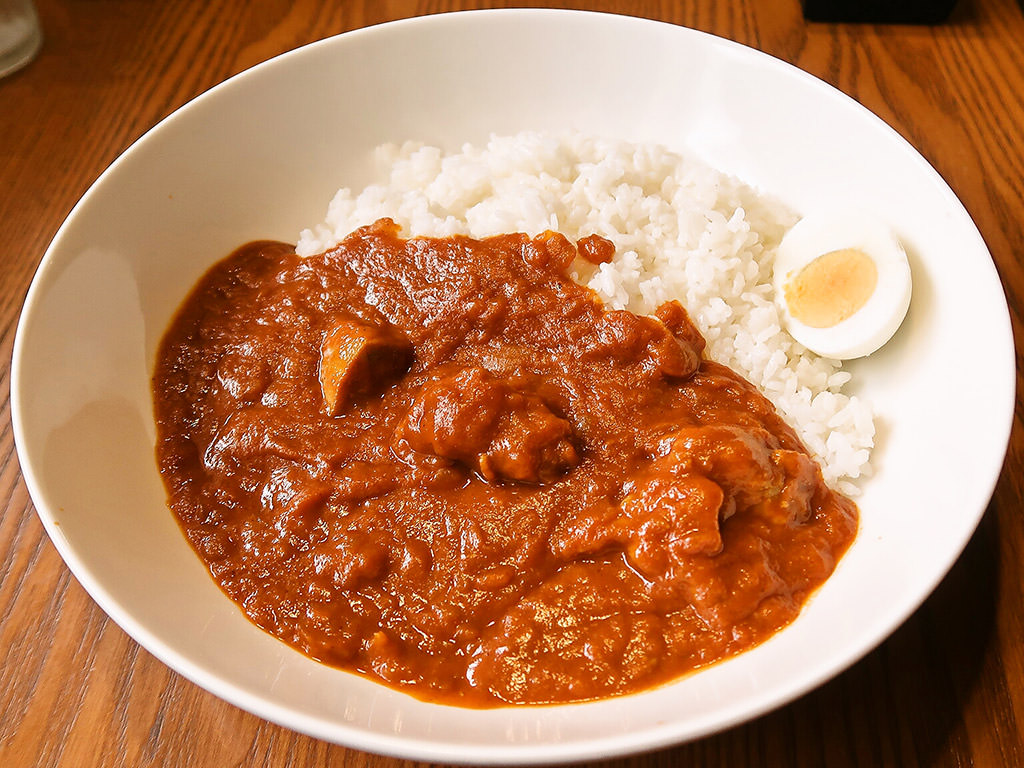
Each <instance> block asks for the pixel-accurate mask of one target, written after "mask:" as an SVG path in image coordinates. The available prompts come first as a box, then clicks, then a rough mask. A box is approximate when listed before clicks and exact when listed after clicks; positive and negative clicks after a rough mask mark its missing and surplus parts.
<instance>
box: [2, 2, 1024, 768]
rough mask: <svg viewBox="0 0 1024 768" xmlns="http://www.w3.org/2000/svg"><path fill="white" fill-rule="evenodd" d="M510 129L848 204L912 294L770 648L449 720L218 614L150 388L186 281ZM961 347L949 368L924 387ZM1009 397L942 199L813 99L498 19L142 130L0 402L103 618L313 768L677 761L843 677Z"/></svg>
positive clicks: (738, 74) (407, 42) (911, 580)
mask: <svg viewBox="0 0 1024 768" xmlns="http://www.w3.org/2000/svg"><path fill="white" fill-rule="evenodd" d="M526 50H528V51H531V53H530V55H529V56H522V51H526ZM811 114H813V115H814V119H813V120H808V119H807V117H806V116H807V115H811ZM527 128H530V129H549V130H557V129H566V128H568V129H578V130H583V131H587V132H590V133H595V134H604V135H608V136H611V137H615V138H622V139H630V140H653V141H657V142H660V143H662V144H665V145H667V146H668V147H670V148H675V149H684V150H688V151H691V152H695V153H697V154H698V155H700V156H702V157H703V158H704V159H706V160H707V161H709V162H710V163H711V164H713V165H715V166H717V167H718V168H720V169H722V170H725V171H727V172H730V173H733V174H735V175H738V176H740V177H741V178H743V179H744V180H746V181H748V182H750V183H753V184H755V185H757V186H759V187H761V188H762V189H763V190H765V191H767V192H769V193H771V194H773V195H775V196H777V197H779V198H780V199H781V200H782V201H783V202H785V203H788V204H789V205H790V206H792V207H793V208H794V209H796V210H798V211H799V210H803V209H805V208H806V207H808V206H810V205H812V204H814V203H817V202H818V201H820V200H821V199H823V198H828V199H829V200H830V201H831V202H832V203H833V204H835V205H843V204H844V203H845V202H849V201H855V202H856V203H858V204H859V205H860V206H861V207H867V208H869V209H871V210H874V211H875V212H877V213H880V214H882V215H883V216H884V218H885V219H886V220H888V221H891V222H893V226H894V228H895V230H896V233H897V235H898V236H899V237H900V238H901V239H902V240H903V242H904V243H905V245H906V247H907V250H908V252H909V256H910V259H911V267H912V271H913V277H914V296H913V301H912V304H911V308H910V314H909V316H908V318H907V320H906V322H905V324H904V326H903V328H902V329H901V330H900V332H899V334H898V336H897V337H896V339H895V340H894V341H893V342H891V343H890V344H889V345H888V346H887V347H885V348H884V349H883V350H882V351H881V352H879V353H877V354H875V355H873V356H872V357H870V358H868V359H865V360H862V361H859V362H857V363H855V364H854V365H853V369H854V370H855V372H856V375H857V377H858V380H859V381H860V382H861V385H860V391H859V394H861V395H863V396H865V397H869V398H870V399H871V400H872V401H873V402H874V404H875V407H876V409H877V412H878V416H879V426H880V433H879V441H878V448H877V450H876V454H875V463H876V465H877V467H878V471H877V474H876V475H875V476H874V477H872V478H871V479H870V480H869V481H867V482H865V484H864V493H863V496H862V497H861V498H860V499H859V503H860V507H861V512H862V528H861V531H860V534H859V537H858V539H857V541H856V543H855V544H854V546H853V547H852V549H851V550H850V552H849V553H848V554H847V556H846V557H845V558H844V559H843V560H842V562H841V564H840V567H839V568H838V570H837V571H836V572H835V574H834V576H833V577H832V578H831V579H830V580H829V581H828V583H827V584H826V585H825V587H824V588H823V589H821V590H820V592H818V593H817V594H816V595H815V596H814V598H813V599H812V600H811V601H810V603H809V604H808V605H807V607H806V609H805V611H804V612H803V614H802V615H801V616H800V617H799V619H798V620H797V621H796V622H795V623H794V624H793V625H792V626H790V627H789V628H787V629H785V630H784V631H782V632H781V633H779V634H778V635H777V636H775V637H774V638H772V639H771V640H770V641H769V642H767V643H765V644H764V645H762V646H760V647H758V648H756V649H755V650H753V651H751V652H748V653H746V654H743V655H741V656H740V657H738V658H735V659H732V660H730V661H727V662H725V663H722V664H719V665H717V666H714V667H712V668H709V669H707V670H704V671H701V672H699V673H697V674H694V675H691V676H689V677H687V678H685V679H682V680H680V681H678V682H676V683H674V684H672V685H669V686H666V687H663V688H660V689H657V690H653V691H650V692H647V693H642V694H638V695H633V696H627V697H623V698H618V699H612V700H608V701H601V702H596V703H587V704H577V705H569V706H555V707H542V708H529V707H527V708H506V709H495V710H489V711H473V710H464V709H458V708H452V707H444V706H438V705H432V704H428V703H423V702H420V701H417V700H415V699H413V698H410V697H408V696H406V695H404V694H401V693H397V692H395V691H392V690H389V689H387V688H385V687H383V686H380V685H378V684H376V683H373V682H370V681H368V680H365V679H361V678H359V677H355V676H353V675H350V674H347V673H345V672H341V671H339V670H336V669H331V668H329V667H326V666H322V665H320V664H317V663H316V662H313V661H311V660H309V659H307V658H305V657H303V656H301V655H300V654H298V653H297V652H295V651H293V650H291V649H290V648H288V647H287V646H285V645H284V644H283V643H281V642H279V641H277V640H275V639H274V638H273V637H271V636H270V635H268V634H265V633H264V632H262V631H261V630H259V629H257V628H256V627H255V626H253V625H252V624H250V623H249V622H248V621H247V620H246V619H245V618H244V617H243V615H242V613H241V612H240V611H239V610H238V609H237V608H236V607H235V606H234V605H233V604H232V603H231V602H230V601H229V600H228V598H227V597H225V596H224V595H223V594H222V593H221V592H220V590H219V589H218V588H217V586H216V585H215V584H214V582H213V581H212V579H211V578H210V577H209V576H208V574H207V573H206V571H205V570H204V568H203V566H202V565H201V563H200V561H199V559H198V558H197V557H196V556H195V555H194V554H193V552H192V550H191V549H190V548H189V546H188V544H187V543H186V541H185V538H184V537H183V535H182V533H181V531H180V530H179V528H178V526H177V524H176V522H175V519H174V518H173V517H172V515H171V513H170V512H169V511H168V509H167V506H166V504H165V496H164V490H163V486H162V485H161V481H160V477H159V475H158V474H157V470H156V464H155V460H154V453H153V445H154V425H153V415H152V404H151V399H150V388H149V387H150V382H149V375H150V371H151V366H152V364H153V358H154V350H155V347H156V345H157V343H158V340H159V338H160V336H161V334H162V333H163V331H164V329H165V327H166V326H167V323H168V321H169V320H170V318H171V315H172V313H173V312H174V310H175V308H176V307H177V306H178V304H179V302H181V300H182V299H183V297H184V296H185V294H186V292H187V291H188V289H189V288H190V286H191V285H192V284H193V282H194V281H195V280H196V279H197V278H198V277H199V275H200V274H201V273H202V272H203V271H204V270H205V269H206V268H207V267H208V266H209V265H211V264H212V263H213V262H214V261H216V260H218V259H220V258H222V257H223V256H225V255H227V254H228V253H229V252H230V251H231V250H232V249H233V248H234V247H235V246H237V245H239V244H241V243H243V242H245V241H248V240H253V239H257V238H275V239H284V240H294V239H295V238H296V237H297V234H298V232H299V231H300V230H301V229H302V228H303V227H305V226H308V225H310V224H311V223H314V222H316V221H319V220H320V218H321V217H322V214H323V211H324V208H325V206H326V202H327V201H328V200H329V199H330V197H331V195H332V194H333V193H334V191H335V190H336V189H337V188H338V187H340V186H350V187H361V186H362V185H364V184H365V183H367V182H369V181H370V180H371V176H370V169H371V163H370V156H371V150H372V148H373V147H374V146H375V145H377V144H379V143H381V142H384V141H402V140H405V139H417V140H421V141H424V142H429V143H436V144H440V145H441V146H444V147H446V148H448V149H457V148H458V147H459V146H460V145H461V144H462V143H464V142H467V141H472V142H480V141H482V140H485V139H486V138H487V136H488V135H489V134H491V133H498V134H509V133H514V132H517V131H519V130H523V129H527ZM968 350H969V354H970V356H971V360H972V361H973V362H972V364H971V365H970V366H967V365H950V361H951V359H955V358H956V356H958V355H963V354H967V351H968ZM979 374H980V375H979ZM1013 382H1014V362H1013V344H1012V340H1011V334H1010V325H1009V319H1008V312H1007V309H1006V304H1005V300H1004V297H1003V293H1002V289H1001V286H1000V283H999V280H998V278H997V275H996V272H995V269H994V267H993V264H992V261H991V258H990V256H989V254H988V252H987V250H986V247H985V244H984V243H983V241H982V239H981V237H980V236H979V234H978V231H977V229H976V228H975V226H974V224H973V223H972V221H971V219H970V217H969V215H968V214H967V212H966V211H965V210H964V208H963V207H962V206H961V204H960V203H959V201H958V200H957V198H956V197H955V195H954V194H953V193H952V192H951V191H950V189H949V187H948V186H947V185H946V184H945V183H944V182H943V180H942V179H941V178H940V177H939V175H938V174H937V173H936V172H935V171H934V170H933V169H932V168H931V167H930V166H929V165H928V163H927V162H926V161H925V160H924V159H923V158H922V157H921V156H920V155H919V154H918V153H917V152H916V151H915V150H914V149H913V148H912V147H911V146H910V145H909V144H908V143H907V142H906V141H904V140H903V139H902V138H901V137H900V136H899V135H897V134H896V133H895V132H894V131H893V130H892V129H890V128H889V127H887V126H886V125H885V124H884V123H883V122H882V121H881V120H879V119H878V118H876V117H875V116H873V115H872V114H870V113H869V112H868V111H867V110H865V109H863V108H862V107H860V106H859V105H858V104H856V103H855V102H854V101H852V100H851V99H849V98H847V97H846V96H844V95H842V94H841V93H839V92H838V91H836V90H834V89H833V88H831V87H829V86H827V85H825V84H824V83H822V82H820V81H819V80H816V79H815V78H813V77H811V76H810V75H807V74H805V73H803V72H801V71H799V70H797V69H795V68H793V67H791V66H789V65H787V64H785V63H783V62H780V61H778V60H776V59H773V58H771V57H769V56H766V55H764V54H761V53H758V52H756V51H753V50H751V49H748V48H745V47H742V46H740V45H737V44H734V43H731V42H728V41H725V40H721V39H717V38H714V37H711V36H708V35H705V34H702V33H699V32H694V31H692V30H688V29H683V28H679V27H674V26H670V25H665V24H659V23H654V22H649V21H643V20H637V19H632V18H626V17H620V16H607V15H598V14H588V13H578V12H563V11H536V10H510V11H494V12H490V11H488V12H471V13H463V14H451V15H440V16H430V17H424V18H419V19H413V20H409V21H404V22H398V23H394V24H388V25H383V26H379V27H374V28H369V29H365V30H360V31H358V32H354V33H350V34H347V35H343V36H340V37H337V38H333V39H329V40H324V41H322V42H319V43H316V44H314V45H310V46H307V47H305V48H302V49H300V50H297V51H294V52H292V53H289V54H286V55H284V56H281V57H279V58H277V59H275V60H273V61H270V62H268V63H266V64H263V65H261V66H258V67H256V68H254V69H252V70H250V71H248V72H245V73H243V74H241V75H239V76H237V77H235V78H232V79H231V80H229V81H227V82H225V83H224V84H222V85H220V86H218V87H217V88H214V89H213V90H212V91H210V92H209V93H207V94H205V95H203V96H202V97H200V98H198V99H196V100H195V101H194V102H192V103H191V104H189V105H187V106H186V107H184V108H182V109H181V110H179V111H178V112H176V113H175V114H174V115H172V116H171V117H169V118H168V119H167V120H165V121H163V122H162V123H161V124H160V125H158V126H157V127H156V128H154V129H153V130H152V131H150V132H149V133H148V134H147V135H146V136H144V137H143V138H142V139H141V140H140V141H138V142H137V143H136V144H135V145H134V146H133V147H132V148H131V149H129V150H128V151H127V152H125V153H124V155H123V156H122V157H121V158H119V159H118V160H117V162H115V163H114V164H113V165H112V166H111V167H110V168H109V169H108V170H107V171H106V172H105V173H104V174H103V175H102V176H101V177H100V179H99V180H98V181H97V182H96V183H95V185H94V186H93V187H92V188H91V189H90V190H89V192H88V193H87V194H86V195H85V196H84V197H83V199H82V200H81V202H80V203H79V204H78V205H77V206H76V207H75V209H74V210H73V211H72V213H71V215H70V216H69V217H68V219H67V221H66V222H65V223H64V225H63V226H62V227H61V229H60V231H59V232H58V233H57V235H56V237H55V238H54V240H53V242H52V244H51V245H50V248H49V250H48V251H47V253H46V255H45V256H44V258H43V261H42V264H41V265H40V268H39V271H38V274H37V275H36V277H35V280H34V282H33V284H32V288H31V290H30V292H29V295H28V299H27V301H26V304H25V309H24V314H23V316H22V320H21V324H20V326H19V330H18V335H17V339H16V343H15V351H14V363H13V375H12V387H11V389H12V394H11V402H12V413H13V420H14V426H15V436H16V440H17V446H18V451H19V455H20V458H21V465H22V468H23V471H24V475H25V479H26V482H27V484H28V487H29V490H30V492H31V495H32V498H33V500H34V502H35V505H36V509H37V510H38V513H39V516H40V518H41V519H42V521H43V524H44V525H45V527H46V530H47V532H48V533H49V535H50V537H51V539H52V540H53V543H54V544H55V546H56V547H57V549H58V550H59V552H60V554H61V555H62V556H63V558H64V560H65V561H66V562H67V564H68V566H69V568H70V569H71V570H72V572H73V573H74V574H75V576H76V577H77V578H78V579H79V581H80V582H81V583H82V585H83V586H84V587H85V588H86V589H87V590H88V591H89V593H90V594H91V595H92V596H93V597H94V598H95V600H96V601H97V602H98V603H99V605H100V606H102V608H103V609H104V610H105V611H106V612H107V613H108V614H109V615H110V616H111V617H112V618H113V619H114V621H116V622H117V623H118V624H119V625H120V626H121V627H123V628H124V629H125V631H127V632H128V633H129V634H130V635H131V636H132V637H134V638H135V639H136V640H138V641H139V643H141V644H142V645H143V646H144V647H145V648H146V649H148V650H149V651H150V652H152V653H153V654H154V655H156V656H157V657H158V658H160V659H161V660H162V661H164V662H165V663H166V664H168V665H169V666H170V667H172V668H174V669H175V670H177V671H179V672H180V673H181V674H183V675H185V676H186V677H188V678H189V679H191V680H193V681H195V682H196V683H197V684H199V685H201V686H203V687H204V688H206V689H208V690H210V691H212V692H213V693H215V694H216V695H218V696H220V697H222V698H224V699H226V700H227V701H229V702H232V703H234V704H236V705H238V706H239V707H242V708H244V709H246V710H249V711H250V712H253V713H255V714H257V715H259V716H261V717H264V718H267V719H268V720H272V721H275V722H277V723H281V724H283V725H285V726H288V727H289V728H293V729H296V730H298V731H303V732H305V733H308V734H311V735H313V736H316V737H319V738H322V739H326V740H329V741H334V742H339V743H343V744H346V745H349V746H352V747H355V748H359V749H363V750H369V751H373V752H381V753H389V754H393V755H400V756H403V757H407V758H414V759H420V760H431V761H441V762H467V763H469V762H472V763H502V764H512V763H530V762H557V761H570V760H583V759H592V758H599V757H607V756H612V755H621V754H625V753H630V752H635V751H640V750H646V749H651V748H655V747H660V746H663V745H667V744H672V743H678V742H681V741H684V740H687V739H693V738H696V737H699V736H702V735H705V734H708V733H710V732H713V731H715V730H718V729H722V728H725V727H727V726H729V725H732V724H735V723H739V722H741V721H743V720H746V719H749V718H751V717H754V716H756V715H758V714H760V713H763V712H765V711H767V710H769V709H771V708H773V707H776V706H779V705H780V704H783V703H785V702H787V701H790V700H792V699H793V698H795V697H797V696H799V695H800V694H802V693H804V692H805V691H807V690H809V689H811V688H813V687H814V686H816V685H819V684H820V683H822V682H823V681H825V680H827V679H828V678H830V677H832V676H833V675H835V674H836V673H838V672H839V671H841V670H842V669H844V668H845V667H847V666H848V665H850V664H851V663H853V662H854V661H855V660H857V659H858V658H860V657H861V656H862V655H863V654H865V653H866V652H867V651H869V650H870V649H871V648H873V647H874V646H875V645H876V644H878V643H879V642H880V641H881V640H883V639H884V638H885V637H886V636H887V635H888V634H889V633H890V632H891V631H892V630H893V629H894V628H895V627H896V626H897V625H899V624H900V623H901V622H902V621H903V620H904V619H905V618H906V617H907V616H908V615H909V614H910V613H911V612H912V611H913V610H914V609H915V608H916V607H917V606H918V605H919V604H920V603H921V602H922V601H923V600H924V598H925V597H926V596H927V595H928V594H929V593H930V592H931V590H932V589H933V588H934V587H935V585H936V584H937V583H938V581H939V580H940V579H941V578H942V576H943V575H944V574H945V573H946V571H947V570H948V569H949V568H950V566H951V565H952V563H953V562H954V561H955V559H956V558H957V556H958V555H959V553H960V552H961V550H962V548H963V546H964V545H965V543H966V542H967V540H968V538H969V537H970V535H971V533H972V532H973V530H974V529H975V526H976V525H977V523H978V520H979V518H980V516H981V514H982V513H983V511H984V509H985V506H986V504H987V502H988V499H989V497H990V495H991V493H992V490H993V487H994V484H995V481H996V478H997V476H998V474H999V471H1000V467H1001V465H1002V460H1003V456H1004V453H1005V450H1006V445H1007V440H1008V435H1009V426H1010V421H1011V414H1012V409H1013ZM936 478H947V481H946V482H945V483H942V484H940V483H938V482H937V480H936Z"/></svg>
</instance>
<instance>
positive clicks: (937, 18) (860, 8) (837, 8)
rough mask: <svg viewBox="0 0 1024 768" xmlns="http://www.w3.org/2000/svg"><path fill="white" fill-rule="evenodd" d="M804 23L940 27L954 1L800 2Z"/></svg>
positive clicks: (803, 0) (848, 0) (951, 8)
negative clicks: (932, 25)
mask: <svg viewBox="0 0 1024 768" xmlns="http://www.w3.org/2000/svg"><path fill="white" fill-rule="evenodd" d="M801 2H802V3H803V6H804V18H805V19H807V20H808V21H857V22H868V23H875V24H940V23H942V22H943V21H945V20H946V18H947V17H948V16H949V13H950V11H952V10H953V6H954V5H956V0H801Z"/></svg>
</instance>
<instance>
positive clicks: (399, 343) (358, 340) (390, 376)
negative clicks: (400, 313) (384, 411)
mask: <svg viewBox="0 0 1024 768" xmlns="http://www.w3.org/2000/svg"><path fill="white" fill-rule="evenodd" d="M411 364H412V344H410V343H409V340H408V339H406V338H405V336H403V335H402V333H401V332H399V331H398V330H397V329H395V328H393V327H392V326H390V325H371V324H369V323H367V322H364V321H363V320H360V319H358V318H354V317H343V318H341V319H339V320H338V322H337V324H336V325H335V326H334V328H332V329H331V330H330V331H329V332H328V333H327V335H326V336H325V337H324V341H323V344H322V345H321V347H320V389H321V390H322V392H323V396H324V403H325V404H326V407H327V413H328V414H329V415H331V416H339V415H340V414H342V413H344V412H345V410H346V409H347V408H348V407H349V406H350V405H351V404H352V403H353V402H355V401H356V400H357V399H358V398H360V397H364V396H366V395H369V394H372V393H376V392H380V391H382V390H383V389H384V388H385V387H386V386H387V385H388V384H390V383H391V382H392V381H394V380H395V379H397V378H398V377H399V376H401V375H402V374H403V373H405V371H407V370H408V369H409V366H410V365H411Z"/></svg>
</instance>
